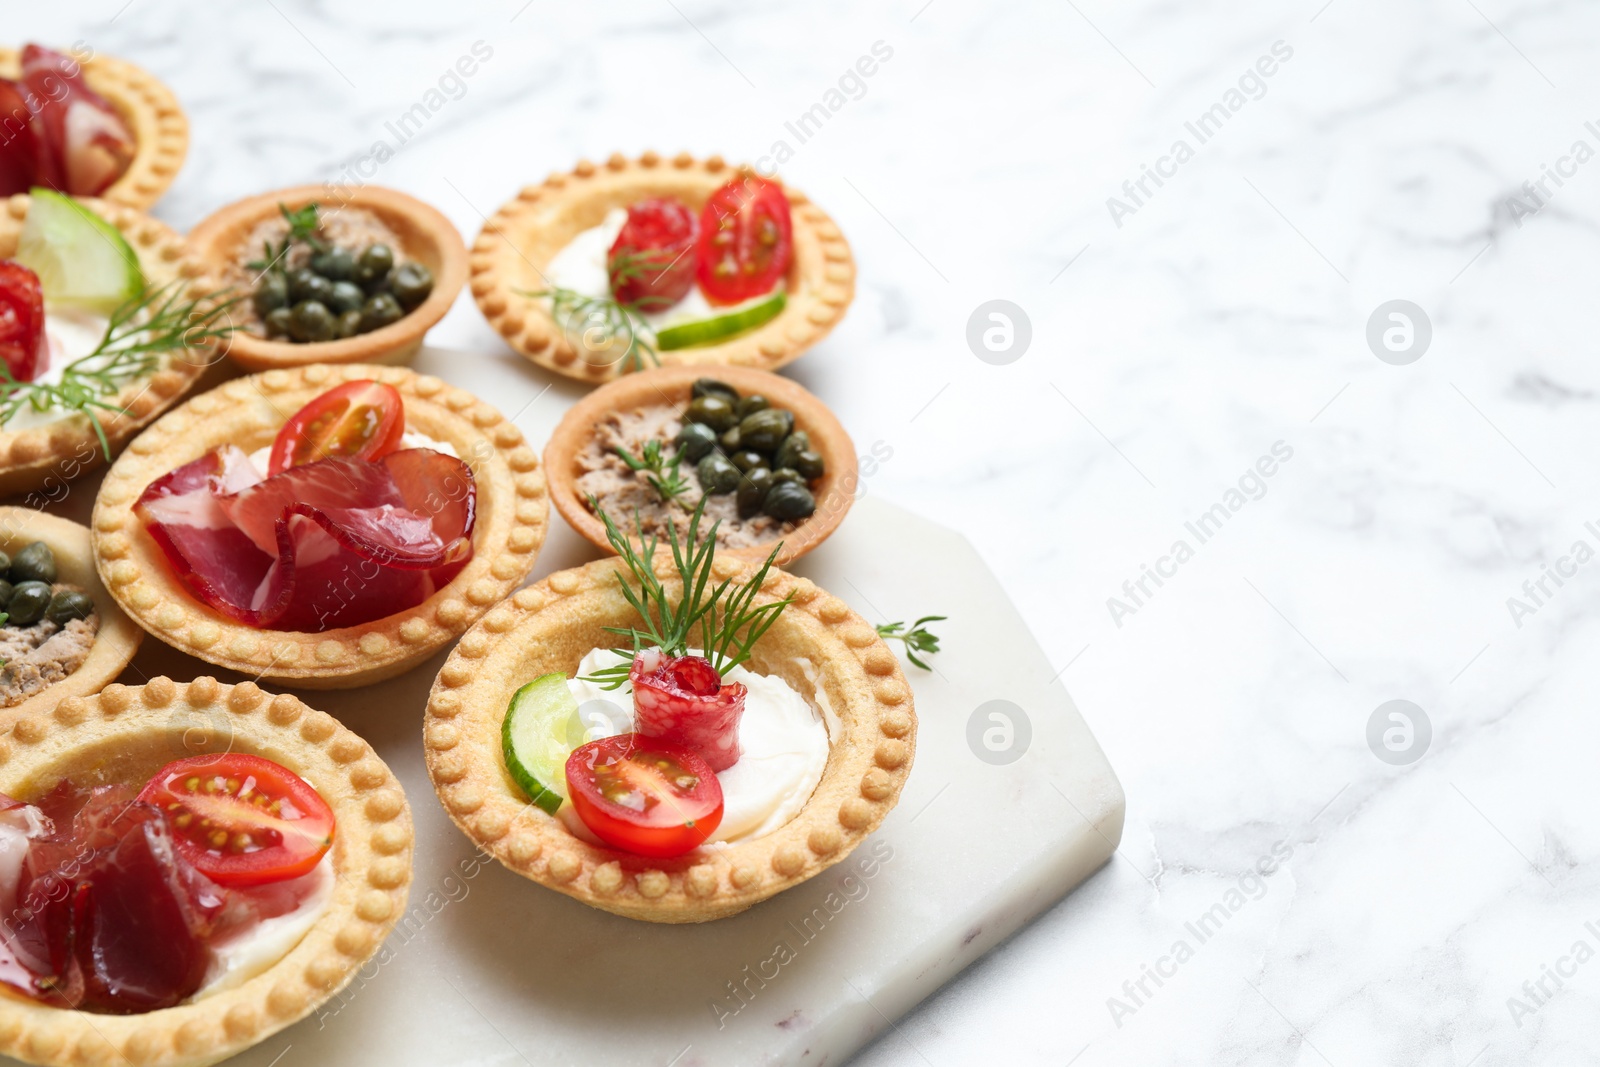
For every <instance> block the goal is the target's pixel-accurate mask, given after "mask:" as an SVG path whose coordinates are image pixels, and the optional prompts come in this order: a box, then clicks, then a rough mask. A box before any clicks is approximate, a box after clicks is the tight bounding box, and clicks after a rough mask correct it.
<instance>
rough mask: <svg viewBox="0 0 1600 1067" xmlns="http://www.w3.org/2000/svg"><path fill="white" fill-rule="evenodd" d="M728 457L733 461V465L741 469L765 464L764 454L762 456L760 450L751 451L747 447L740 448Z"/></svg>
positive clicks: (750, 468) (744, 469)
mask: <svg viewBox="0 0 1600 1067" xmlns="http://www.w3.org/2000/svg"><path fill="white" fill-rule="evenodd" d="M728 458H729V459H730V460H732V461H733V465H734V466H735V467H738V468H739V469H740V470H742V471H747V470H752V469H754V468H756V467H765V466H766V465H767V457H766V456H763V455H762V454H761V453H760V452H753V451H751V450H750V449H748V448H743V449H740V450H739V451H737V452H735V453H734V454H733V455H731V456H729V457H728Z"/></svg>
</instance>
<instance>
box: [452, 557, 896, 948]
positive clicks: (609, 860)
mask: <svg viewBox="0 0 1600 1067" xmlns="http://www.w3.org/2000/svg"><path fill="white" fill-rule="evenodd" d="M713 567H714V571H715V574H716V575H717V577H718V578H719V579H721V578H725V577H732V578H734V580H735V581H736V582H737V581H739V580H741V578H747V577H748V576H749V575H750V574H751V573H752V570H753V567H752V565H751V564H749V563H746V562H744V561H742V560H738V559H733V558H731V557H727V556H719V557H717V558H716V560H715V561H714V563H713ZM621 570H622V564H621V563H620V562H619V561H617V560H614V559H613V560H599V561H596V562H594V563H590V564H588V565H587V566H583V567H577V568H574V569H571V570H564V571H557V572H556V573H554V574H552V575H550V576H549V577H548V578H546V579H545V580H544V581H541V582H539V583H537V584H535V585H532V586H529V587H528V588H526V589H522V590H520V591H518V592H517V593H516V594H515V595H514V596H512V597H511V598H510V599H509V600H508V601H506V602H505V603H503V604H500V605H498V606H497V607H496V608H495V609H494V610H493V611H491V612H490V613H489V614H488V615H486V616H485V617H484V618H483V620H482V621H481V622H479V623H478V624H477V625H476V626H474V627H473V628H472V629H471V630H469V631H468V632H467V634H466V635H465V636H464V637H462V639H461V641H460V643H459V644H458V645H457V646H456V648H455V650H454V651H453V652H452V653H451V654H450V658H449V659H448V660H447V661H446V662H445V665H444V667H443V669H442V670H440V672H439V676H438V678H437V679H436V680H435V681H434V684H433V691H432V694H431V695H430V697H429V700H428V710H427V715H426V717H425V719H424V726H423V745H424V748H425V752H426V757H427V765H428V775H429V777H430V778H431V779H432V781H433V786H434V789H435V790H437V791H438V793H439V799H440V800H441V801H442V802H443V804H444V807H445V811H447V812H448V813H449V815H450V818H451V819H452V820H454V822H455V824H456V825H457V826H459V827H460V828H461V830H462V832H463V833H465V834H466V835H467V837H468V838H470V839H471V840H472V841H473V843H474V844H476V845H478V846H479V847H480V848H482V849H484V850H486V851H488V852H489V853H490V854H491V855H493V856H494V857H495V859H497V860H499V861H500V862H501V863H502V864H504V865H505V866H506V867H508V868H510V869H511V870H513V871H515V872H517V873H518V874H520V875H522V876H523V877H525V878H529V879H531V880H533V881H536V882H539V883H541V884H542V885H545V886H548V887H549V888H551V889H554V890H556V891H557V892H560V893H565V894H566V895H567V896H570V897H573V898H574V899H577V900H580V901H582V902H583V903H585V904H588V905H590V906H592V907H596V908H600V909H602V910H604V911H609V912H613V913H615V914H617V915H623V916H626V917H628V918H633V919H643V920H647V921H650V922H662V923H686V922H704V921H706V920H709V919H720V918H723V917H725V916H729V915H733V914H736V913H738V912H740V911H743V910H744V909H746V908H748V907H750V906H751V905H752V904H756V903H758V902H759V901H762V900H765V899H767V898H768V897H771V896H773V895H774V894H777V893H780V892H782V891H783V890H785V889H789V888H791V887H793V886H796V885H799V884H800V883H801V882H804V881H805V880H807V879H808V878H811V877H812V876H814V875H816V874H818V873H820V872H821V871H823V870H825V869H827V868H828V867H830V866H832V865H833V864H835V863H838V862H839V861H840V860H842V859H844V858H845V857H846V856H847V855H849V853H850V851H851V850H852V849H854V848H855V847H856V846H857V845H858V844H860V843H861V841H862V840H863V839H864V838H865V837H866V836H867V835H868V834H869V833H871V832H872V831H873V830H874V829H875V828H876V827H877V826H878V824H879V823H880V822H881V821H882V820H883V818H884V816H885V815H887V814H888V812H889V810H890V809H891V808H893V807H894V805H895V803H896V801H897V800H898V799H899V796H900V791H901V788H902V787H903V786H904V784H905V781H906V777H907V776H908V775H909V774H910V771H911V763H912V758H913V756H914V755H915V751H916V729H917V718H916V711H915V708H914V706H913V702H912V695H911V687H910V686H909V685H908V684H907V683H906V680H905V676H904V675H903V674H902V673H901V671H900V664H899V661H898V660H897V659H896V657H895V655H894V653H893V652H891V651H890V650H889V648H888V647H887V646H886V645H885V644H884V643H883V640H882V639H881V638H880V637H879V636H878V634H877V631H876V630H874V629H873V628H872V626H870V625H869V624H868V623H867V622H866V621H864V620H863V619H862V618H861V617H860V616H859V615H857V614H856V613H855V612H853V611H851V610H850V608H849V607H848V606H847V605H846V604H845V603H844V602H843V601H842V600H839V599H838V598H837V597H833V596H830V595H828V594H827V593H825V592H823V591H822V590H821V589H819V588H817V586H816V585H815V584H813V583H812V582H810V581H808V580H807V579H804V578H796V577H794V576H792V575H789V574H786V573H784V572H782V571H779V570H777V569H773V570H772V571H770V572H769V573H768V576H767V580H766V583H765V584H764V585H763V587H762V591H761V594H760V596H759V597H758V599H757V602H758V603H765V602H770V601H772V600H777V599H781V598H782V597H784V596H785V595H792V596H793V603H792V604H791V605H790V607H789V609H788V610H786V611H784V612H783V613H782V615H780V616H779V618H778V621H777V623H776V624H774V625H773V627H772V629H771V630H769V631H767V633H766V635H765V636H763V637H762V638H761V640H760V641H759V642H758V643H757V645H756V647H755V653H754V655H753V656H752V658H751V661H750V664H749V665H750V666H751V667H752V668H753V669H755V670H756V671H758V672H760V673H764V674H776V675H778V676H780V677H782V678H783V679H784V680H785V681H786V682H787V683H788V684H789V685H791V686H793V687H794V688H795V689H797V690H798V691H799V692H800V693H801V694H803V695H805V696H806V698H807V699H808V700H812V701H813V703H816V701H815V699H814V695H815V693H816V692H817V690H818V689H819V688H820V689H822V690H823V691H824V692H825V695H826V698H827V699H826V706H827V707H828V708H830V709H831V711H832V713H833V715H834V716H836V721H835V722H834V723H832V724H830V731H831V736H830V738H829V746H830V751H829V754H828V762H827V767H826V769H825V770H824V771H823V775H822V780H821V781H820V782H819V783H818V784H817V787H816V789H815V790H814V791H813V793H812V795H811V798H810V800H809V801H807V803H806V806H805V807H804V808H803V809H801V811H800V812H799V814H797V815H796V816H795V817H794V818H793V819H792V820H791V821H790V822H788V823H787V824H785V825H784V826H782V827H780V828H779V829H777V830H775V831H773V832H772V833H770V834H767V835H765V836H762V837H758V838H755V839H752V840H748V841H742V842H738V843H732V844H725V845H717V846H709V847H702V848H700V849H698V850H696V851H694V852H691V853H689V854H688V855H686V856H683V857H680V858H677V859H672V860H657V859H647V858H645V857H641V856H637V855H634V854H632V853H627V852H621V851H617V850H615V849H610V848H606V847H603V846H597V845H590V844H588V843H586V842H584V841H582V840H580V839H579V838H577V837H575V836H573V835H572V834H571V833H570V832H569V831H568V830H567V828H566V826H565V825H564V824H563V823H562V821H561V820H560V819H559V818H557V817H555V816H553V815H549V814H547V813H546V812H544V811H543V810H541V809H540V808H538V807H537V806H535V805H533V804H531V803H530V802H529V801H528V800H527V798H526V797H525V795H524V794H523V793H522V792H521V791H520V790H519V789H518V787H517V786H516V784H515V783H514V782H513V781H512V779H511V777H510V776H509V774H508V772H507V770H506V767H505V762H504V758H503V756H502V754H501V733H500V731H501V721H502V719H503V717H504V716H505V713H506V707H507V704H508V703H509V701H510V699H511V696H512V694H513V693H515V692H516V690H517V688H518V687H519V686H520V685H522V684H523V683H524V682H527V681H529V680H530V679H533V678H536V677H538V676H540V675H542V674H546V673H549V672H551V671H562V672H565V673H568V674H569V675H570V674H571V673H572V672H573V671H574V669H575V668H576V667H577V665H578V662H579V660H581V659H582V658H583V656H584V655H585V654H586V653H587V652H588V651H589V650H591V649H594V648H603V647H609V646H610V645H612V644H614V643H615V641H616V637H615V635H613V634H610V633H608V632H607V631H606V630H605V629H604V627H606V626H618V625H627V624H628V620H630V619H632V620H634V621H636V620H637V618H638V616H637V615H636V614H634V613H633V609H632V608H631V607H630V606H629V605H628V602H627V601H626V600H625V599H624V597H623V595H622V593H621V590H620V587H619V584H618V581H617V575H618V573H619V571H621ZM657 574H658V575H659V576H660V577H661V578H662V580H663V582H664V583H665V584H666V585H667V586H668V588H669V589H673V590H677V589H678V588H679V586H678V585H677V584H676V583H677V577H676V574H675V572H674V571H673V567H672V564H671V561H670V560H669V559H668V558H667V556H666V555H665V553H663V554H662V555H660V556H658V557H657ZM802 659H804V660H809V661H810V663H811V664H812V665H813V666H812V670H811V671H810V672H809V673H808V672H807V670H806V669H805V668H804V667H803V666H802V663H801V661H802Z"/></svg>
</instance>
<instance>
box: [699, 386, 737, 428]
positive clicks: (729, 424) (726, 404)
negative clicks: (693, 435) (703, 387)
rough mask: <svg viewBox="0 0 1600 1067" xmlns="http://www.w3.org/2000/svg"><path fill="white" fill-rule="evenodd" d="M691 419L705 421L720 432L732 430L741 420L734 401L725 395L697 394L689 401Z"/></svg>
mask: <svg viewBox="0 0 1600 1067" xmlns="http://www.w3.org/2000/svg"><path fill="white" fill-rule="evenodd" d="M689 421H690V422H703V423H705V424H706V425H707V426H709V427H711V428H712V429H713V430H715V431H717V432H718V433H722V432H723V431H724V430H731V429H732V428H733V424H734V423H736V422H738V421H739V418H738V416H737V415H735V414H734V412H733V402H732V401H730V400H729V399H728V398H727V397H725V396H715V395H710V396H697V397H695V398H694V399H693V400H691V401H689Z"/></svg>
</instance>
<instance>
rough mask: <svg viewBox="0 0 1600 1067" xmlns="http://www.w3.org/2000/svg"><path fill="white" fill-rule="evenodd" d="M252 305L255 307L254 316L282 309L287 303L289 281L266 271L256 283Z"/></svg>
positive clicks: (275, 273) (277, 274)
mask: <svg viewBox="0 0 1600 1067" xmlns="http://www.w3.org/2000/svg"><path fill="white" fill-rule="evenodd" d="M253 303H254V304H255V306H256V314H257V315H262V316H265V315H266V314H267V312H269V311H272V310H275V309H276V308H281V307H284V306H285V305H287V304H288V303H289V280H288V279H287V278H285V277H284V276H283V275H282V274H280V273H278V272H277V271H275V270H269V271H267V273H265V274H263V275H262V276H261V280H260V281H259V282H257V283H256V292H255V296H254V298H253Z"/></svg>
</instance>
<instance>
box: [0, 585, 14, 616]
mask: <svg viewBox="0 0 1600 1067" xmlns="http://www.w3.org/2000/svg"><path fill="white" fill-rule="evenodd" d="M15 591H16V587H15V586H13V585H12V584H11V583H10V582H8V581H6V580H5V579H4V578H0V611H4V610H6V605H7V604H9V603H11V594H12V593H13V592H15Z"/></svg>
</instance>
